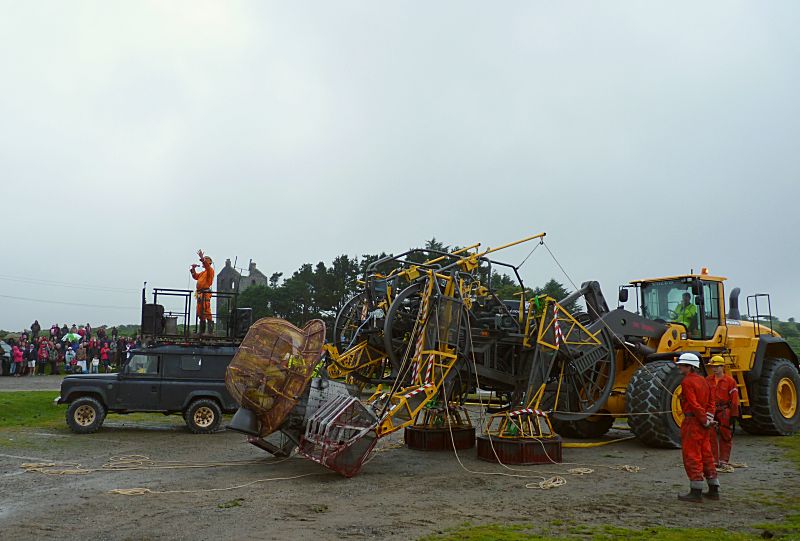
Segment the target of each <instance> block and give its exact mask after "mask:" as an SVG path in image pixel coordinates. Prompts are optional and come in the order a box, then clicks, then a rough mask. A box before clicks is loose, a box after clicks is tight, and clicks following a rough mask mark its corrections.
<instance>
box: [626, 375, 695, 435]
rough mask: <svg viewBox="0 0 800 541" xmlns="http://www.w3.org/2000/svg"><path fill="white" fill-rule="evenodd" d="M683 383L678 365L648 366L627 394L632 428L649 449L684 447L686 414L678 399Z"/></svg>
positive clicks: (637, 376)
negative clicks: (684, 418)
mask: <svg viewBox="0 0 800 541" xmlns="http://www.w3.org/2000/svg"><path fill="white" fill-rule="evenodd" d="M682 379H683V376H682V375H681V372H680V370H678V365H676V364H675V363H674V362H673V361H671V360H665V361H654V362H651V363H648V364H646V365H644V366H642V367H641V368H639V369H638V370H637V371H636V372H635V373H634V374H633V377H632V378H631V381H630V383H628V390H627V393H626V397H627V400H626V409H627V411H628V426H630V427H631V431H632V432H633V434H634V435H635V436H636V437H637V438H638V439H639V440H641V441H642V443H644V444H645V445H649V446H650V447H661V448H664V449H677V448H679V447H680V446H681V427H680V423H681V422H682V421H683V412H682V411H681V410H680V402H679V401H678V399H677V397H678V396H679V395H680V385H681V381H682Z"/></svg>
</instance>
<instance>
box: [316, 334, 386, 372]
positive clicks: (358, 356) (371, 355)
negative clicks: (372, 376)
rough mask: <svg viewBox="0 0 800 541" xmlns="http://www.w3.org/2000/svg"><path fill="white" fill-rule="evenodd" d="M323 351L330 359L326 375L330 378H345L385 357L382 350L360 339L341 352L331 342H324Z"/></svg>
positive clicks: (374, 364) (381, 361)
mask: <svg viewBox="0 0 800 541" xmlns="http://www.w3.org/2000/svg"><path fill="white" fill-rule="evenodd" d="M323 347H324V349H325V351H327V352H328V356H329V358H330V360H331V361H332V362H331V363H330V364H329V365H328V376H329V377H330V378H332V379H343V378H347V377H348V376H349V375H350V374H352V373H353V372H355V371H357V370H363V369H364V368H366V367H368V366H376V367H377V365H379V364H381V363H383V361H385V360H386V359H387V356H386V354H385V353H384V352H382V351H380V350H377V349H375V348H373V347H371V346H369V345H368V343H367V341H366V340H364V341H361V342H359V343H358V344H356V345H355V346H353V347H352V348H350V349H348V350H347V351H346V352H344V353H343V354H341V355H340V354H339V350H338V349H337V348H336V346H334V345H333V344H325V345H324V346H323Z"/></svg>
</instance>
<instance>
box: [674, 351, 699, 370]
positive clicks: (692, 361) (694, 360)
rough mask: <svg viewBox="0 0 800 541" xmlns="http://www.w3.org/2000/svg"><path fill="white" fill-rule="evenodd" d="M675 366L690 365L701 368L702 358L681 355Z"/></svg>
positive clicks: (686, 354) (689, 354) (687, 354)
mask: <svg viewBox="0 0 800 541" xmlns="http://www.w3.org/2000/svg"><path fill="white" fill-rule="evenodd" d="M675 364H688V365H689V366H694V367H695V368H700V357H698V356H697V355H695V354H694V353H681V356H680V357H678V362H677V363H675Z"/></svg>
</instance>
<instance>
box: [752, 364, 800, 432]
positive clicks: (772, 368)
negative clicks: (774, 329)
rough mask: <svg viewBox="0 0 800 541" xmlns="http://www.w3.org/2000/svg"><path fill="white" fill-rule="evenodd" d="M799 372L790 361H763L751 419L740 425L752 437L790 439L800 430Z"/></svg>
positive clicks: (753, 393) (753, 398) (753, 392)
mask: <svg viewBox="0 0 800 541" xmlns="http://www.w3.org/2000/svg"><path fill="white" fill-rule="evenodd" d="M799 395H800V373H798V370H797V366H795V365H794V364H792V363H791V361H789V360H788V359H781V358H767V359H764V367H763V371H762V372H761V377H760V378H759V380H758V382H756V384H755V385H754V386H753V389H752V392H751V393H750V414H751V415H752V417H751V418H750V419H739V424H740V425H741V426H742V428H743V429H745V430H746V431H747V432H749V433H751V434H765V435H770V436H788V435H790V434H794V433H795V432H797V431H798V430H800V407H798V403H797V402H798V396H799Z"/></svg>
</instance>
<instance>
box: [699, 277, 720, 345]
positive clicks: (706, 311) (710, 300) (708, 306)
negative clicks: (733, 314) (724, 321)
mask: <svg viewBox="0 0 800 541" xmlns="http://www.w3.org/2000/svg"><path fill="white" fill-rule="evenodd" d="M703 315H704V316H705V324H706V328H705V333H704V336H703V338H706V339H708V338H711V337H713V336H714V333H715V332H717V327H719V284H717V283H716V282H703Z"/></svg>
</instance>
